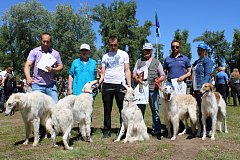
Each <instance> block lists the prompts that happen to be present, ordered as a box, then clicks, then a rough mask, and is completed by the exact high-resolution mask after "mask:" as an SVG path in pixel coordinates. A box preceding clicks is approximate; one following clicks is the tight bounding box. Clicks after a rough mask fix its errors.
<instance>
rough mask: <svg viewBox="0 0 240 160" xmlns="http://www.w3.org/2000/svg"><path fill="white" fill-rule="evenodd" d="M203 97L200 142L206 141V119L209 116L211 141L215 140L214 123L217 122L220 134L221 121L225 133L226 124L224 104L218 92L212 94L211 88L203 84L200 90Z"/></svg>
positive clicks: (208, 84)
mask: <svg viewBox="0 0 240 160" xmlns="http://www.w3.org/2000/svg"><path fill="white" fill-rule="evenodd" d="M200 91H201V92H202V93H204V95H203V96H202V104H201V110H202V123H203V137H202V140H205V139H206V118H207V117H208V116H210V117H211V118H212V133H211V140H215V137H214V135H215V132H216V123H217V121H218V126H219V131H220V132H222V124H221V121H222V120H223V121H224V127H225V128H224V131H225V133H228V131H227V123H226V103H225V101H224V100H223V98H222V96H221V94H220V93H218V92H213V89H212V86H211V84H210V83H205V84H203V86H202V88H201V90H200Z"/></svg>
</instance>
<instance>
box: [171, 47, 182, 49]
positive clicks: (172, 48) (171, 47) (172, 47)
mask: <svg viewBox="0 0 240 160" xmlns="http://www.w3.org/2000/svg"><path fill="white" fill-rule="evenodd" d="M171 48H172V49H174V48H176V49H179V48H180V46H171Z"/></svg>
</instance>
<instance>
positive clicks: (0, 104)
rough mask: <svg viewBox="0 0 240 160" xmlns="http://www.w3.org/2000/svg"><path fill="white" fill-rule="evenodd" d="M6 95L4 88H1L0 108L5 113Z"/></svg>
mask: <svg viewBox="0 0 240 160" xmlns="http://www.w3.org/2000/svg"><path fill="white" fill-rule="evenodd" d="M4 102H5V94H4V89H3V87H1V86H0V107H1V110H2V111H4Z"/></svg>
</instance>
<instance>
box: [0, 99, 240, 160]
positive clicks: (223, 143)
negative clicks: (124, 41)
mask: <svg viewBox="0 0 240 160" xmlns="http://www.w3.org/2000/svg"><path fill="white" fill-rule="evenodd" d="M160 107H161V106H160ZM145 121H146V124H147V127H148V128H149V130H150V128H151V124H152V121H151V114H150V109H149V107H147V110H146V116H145ZM161 121H162V124H163V125H164V121H163V116H162V114H161ZM227 124H228V131H229V133H228V134H225V133H217V134H216V141H214V142H211V141H210V138H207V140H206V141H202V140H201V138H198V137H197V138H192V139H189V138H188V135H184V136H178V137H177V139H176V141H170V140H169V139H167V138H165V137H163V139H162V140H157V139H156V138H155V137H152V136H150V141H149V142H137V143H127V144H123V143H114V142H113V139H114V138H115V133H113V134H112V137H111V138H109V139H101V136H102V130H101V129H102V127H103V105H102V100H101V95H98V96H97V98H96V101H95V106H94V114H93V122H92V128H93V129H92V130H93V133H92V138H93V143H87V142H83V141H81V140H79V137H78V131H77V127H76V125H75V126H74V128H73V130H72V138H71V139H70V145H71V146H73V147H74V149H73V150H71V151H67V150H64V149H63V144H62V141H61V137H60V136H58V138H57V143H58V144H59V147H56V148H53V147H52V143H51V139H50V138H48V139H42V140H41V141H40V144H39V145H38V146H37V147H32V142H33V139H32V138H31V140H30V143H29V145H22V143H23V141H24V138H25V130H24V125H23V121H22V118H21V115H20V113H19V112H16V113H15V115H14V116H9V117H5V116H4V115H3V114H2V113H1V115H0V159H120V160H135V159H197V160H205V159H221V160H225V159H226V160H233V159H240V158H239V157H240V106H238V107H233V106H228V107H227ZM112 128H113V132H117V129H118V128H119V113H118V109H117V106H116V105H115V104H114V107H113V111H112Z"/></svg>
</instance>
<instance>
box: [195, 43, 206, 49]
mask: <svg viewBox="0 0 240 160" xmlns="http://www.w3.org/2000/svg"><path fill="white" fill-rule="evenodd" d="M197 48H202V49H204V50H207V49H208V45H207V44H206V43H200V44H199V45H198V46H197Z"/></svg>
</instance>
